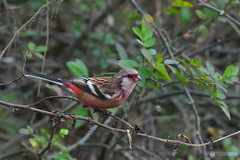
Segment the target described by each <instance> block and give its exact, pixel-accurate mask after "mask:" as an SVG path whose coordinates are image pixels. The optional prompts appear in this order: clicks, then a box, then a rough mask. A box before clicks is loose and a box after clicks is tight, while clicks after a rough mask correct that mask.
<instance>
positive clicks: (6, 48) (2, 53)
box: [0, 0, 61, 59]
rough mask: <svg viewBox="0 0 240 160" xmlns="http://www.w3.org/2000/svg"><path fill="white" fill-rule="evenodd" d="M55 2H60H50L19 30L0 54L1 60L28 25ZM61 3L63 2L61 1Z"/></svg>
mask: <svg viewBox="0 0 240 160" xmlns="http://www.w3.org/2000/svg"><path fill="white" fill-rule="evenodd" d="M55 1H58V0H51V1H50V2H48V3H47V4H45V5H43V6H41V7H40V8H39V9H38V11H37V12H36V13H35V14H34V15H33V16H32V17H31V18H30V19H29V20H28V21H27V22H26V23H24V24H23V25H22V26H21V27H20V28H19V29H18V31H17V32H16V33H15V34H14V35H13V37H12V39H11V40H10V41H9V43H8V45H7V46H6V47H5V48H4V49H3V51H2V52H1V54H0V59H2V56H3V55H4V53H5V52H6V51H7V50H8V49H9V48H10V46H11V45H12V43H13V42H14V40H15V39H16V38H17V36H18V35H19V33H20V32H21V31H22V30H23V29H24V28H25V27H26V26H27V25H28V24H30V23H31V22H33V21H34V19H35V18H36V17H37V16H38V15H39V14H41V11H42V10H43V9H44V8H46V7H49V6H51V5H52V4H53V3H54V2H55ZM59 1H60V2H61V0H59Z"/></svg>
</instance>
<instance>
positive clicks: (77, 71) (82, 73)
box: [67, 59, 88, 77]
mask: <svg viewBox="0 0 240 160" xmlns="http://www.w3.org/2000/svg"><path fill="white" fill-rule="evenodd" d="M67 66H68V68H69V70H70V71H71V72H72V74H74V75H75V76H77V77H88V69H87V67H86V65H85V64H84V63H83V61H81V60H80V59H76V61H68V62H67Z"/></svg>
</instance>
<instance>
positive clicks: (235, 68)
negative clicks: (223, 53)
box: [232, 67, 239, 76]
mask: <svg viewBox="0 0 240 160" xmlns="http://www.w3.org/2000/svg"><path fill="white" fill-rule="evenodd" d="M238 71H239V67H233V71H232V75H233V76H237V74H238Z"/></svg>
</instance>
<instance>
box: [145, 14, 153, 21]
mask: <svg viewBox="0 0 240 160" xmlns="http://www.w3.org/2000/svg"><path fill="white" fill-rule="evenodd" d="M143 17H144V19H145V20H146V21H147V22H149V23H153V22H154V19H153V17H152V16H151V15H150V14H148V13H144V14H143Z"/></svg>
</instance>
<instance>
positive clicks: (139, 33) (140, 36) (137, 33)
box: [133, 27, 143, 39]
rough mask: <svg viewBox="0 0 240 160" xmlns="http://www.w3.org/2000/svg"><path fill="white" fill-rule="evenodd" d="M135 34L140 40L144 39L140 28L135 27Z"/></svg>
mask: <svg viewBox="0 0 240 160" xmlns="http://www.w3.org/2000/svg"><path fill="white" fill-rule="evenodd" d="M133 32H134V33H135V34H136V35H137V36H138V37H139V38H140V39H142V38H143V35H142V32H141V30H140V29H139V28H138V27H133Z"/></svg>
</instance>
